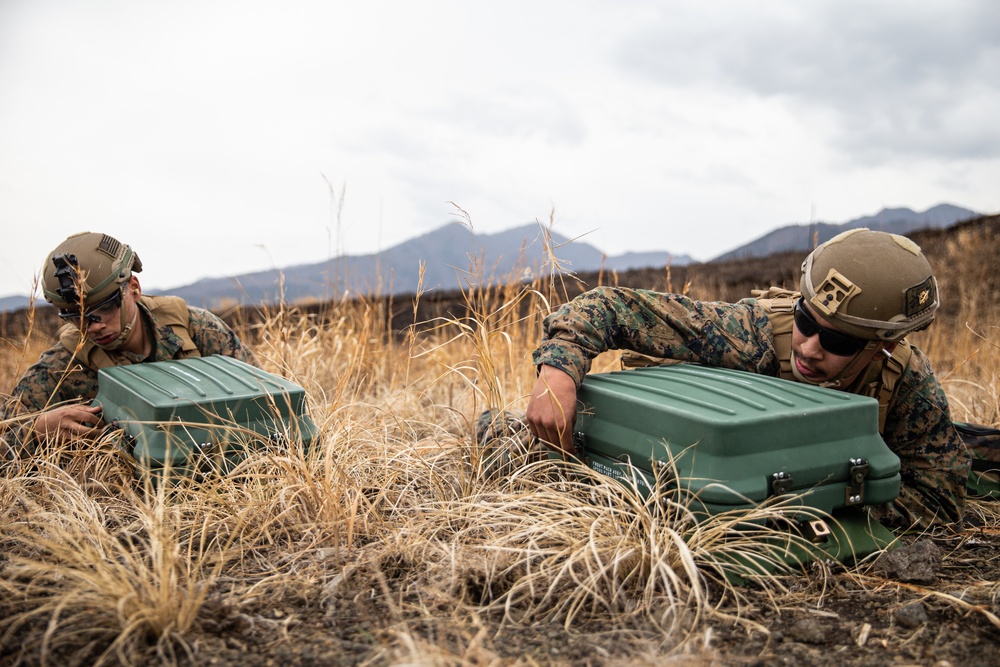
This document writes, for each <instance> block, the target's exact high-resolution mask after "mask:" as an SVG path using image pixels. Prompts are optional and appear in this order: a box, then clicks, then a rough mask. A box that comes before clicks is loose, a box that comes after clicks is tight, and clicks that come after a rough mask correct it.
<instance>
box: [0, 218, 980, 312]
mask: <svg viewBox="0 0 1000 667" xmlns="http://www.w3.org/2000/svg"><path fill="white" fill-rule="evenodd" d="M979 215H980V214H979V213H976V212H975V211H971V210H969V209H965V208H961V207H958V206H952V205H950V204H941V205H938V206H935V207H933V208H930V209H928V210H926V211H924V212H922V213H915V212H914V211H912V210H910V209H908V208H893V209H884V210H882V211H880V212H879V213H878V214H876V215H873V216H867V217H862V218H857V219H855V220H851V221H849V222H845V223H842V224H830V223H825V222H817V223H813V224H796V225H787V226H784V227H780V228H778V229H775V230H774V231H772V232H769V233H768V234H765V235H764V236H762V237H760V238H758V239H757V240H755V241H752V242H750V243H748V244H746V245H744V246H741V247H739V248H736V249H735V250H732V251H729V252H727V253H725V254H723V255H719V256H718V257H716V258H714V259H713V260H712V261H713V262H716V261H726V260H730V259H740V258H746V257H763V256H767V255H770V254H772V253H776V252H785V251H794V250H801V251H808V250H810V249H811V248H813V247H814V244H815V243H822V242H823V241H826V240H827V239H829V238H831V237H833V236H834V235H836V234H837V233H839V232H841V231H845V230H847V229H853V228H856V227H868V228H870V229H880V230H884V231H890V232H894V233H897V234H908V233H910V232H913V231H916V230H918V229H925V228H940V227H948V226H951V225H952V224H954V223H956V222H960V221H962V220H967V219H970V218H975V217H978V216H979ZM547 242H548V245H549V247H550V248H552V249H553V252H554V255H555V257H557V258H558V263H559V267H560V268H561V269H562V270H568V271H573V272H574V273H588V272H594V271H598V270H601V269H602V268H603V269H604V270H605V271H626V270H628V269H641V268H649V267H665V266H667V264H668V262H669V263H670V264H671V265H673V266H682V265H685V264H690V263H692V262H693V260H692V259H691V258H690V257H688V256H686V255H673V254H671V253H670V252H667V251H649V252H641V253H626V254H624V255H618V256H613V257H608V256H606V255H605V254H604V253H603V252H601V251H600V250H598V249H597V248H595V247H594V246H592V245H590V244H588V243H585V242H583V241H582V240H574V241H570V240H569V239H567V238H565V237H563V236H560V235H558V234H556V233H554V232H549V238H548V240H547ZM547 255H548V252H547V250H546V239H545V232H544V231H543V230H542V229H541V228H540V227H539V226H538V225H537V224H530V225H524V226H521V227H517V228H515V229H510V230H507V231H504V232H499V233H496V234H482V235H477V234H474V233H473V231H472V230H471V229H469V228H468V227H467V226H465V225H463V224H461V223H451V224H448V225H445V226H443V227H440V228H439V229H436V230H434V231H432V232H429V233H427V234H424V235H423V236H420V237H418V238H415V239H411V240H409V241H405V242H403V243H400V244H399V245H396V246H393V247H392V248H389V249H388V250H384V251H382V252H379V253H375V254H370V255H348V256H344V257H340V258H335V259H331V260H329V261H325V262H319V263H315V264H301V265H296V266H290V267H286V268H284V269H271V270H269V271H260V272H256V273H247V274H242V275H238V276H232V277H227V278H205V279H202V280H199V281H197V282H194V283H191V284H190V285H184V286H182V287H177V288H174V289H169V290H163V292H162V293H167V294H175V295H177V296H180V297H183V298H184V299H185V300H187V301H188V303H190V304H192V305H199V306H205V307H208V308H223V307H227V306H232V305H245V304H266V303H274V302H277V301H278V300H279V299H281V298H284V300H285V301H287V302H296V301H300V300H310V301H324V300H328V299H333V298H342V297H343V296H344V295H345V294H346V295H347V296H356V295H357V296H365V295H384V294H413V293H416V292H417V290H418V289H421V290H423V291H434V290H453V289H456V288H458V287H460V286H464V285H468V284H491V283H495V282H497V281H501V280H504V281H507V280H510V279H511V278H520V279H529V278H532V277H535V276H537V275H538V274H539V273H540V272H548V271H550V270H552V266H551V263H550V261H549V259H548V257H547ZM421 268H422V270H423V274H422V277H421ZM153 293H155V292H153ZM27 304H28V299H27V297H6V298H0V311H4V310H16V309H19V308H24V307H26V306H27Z"/></svg>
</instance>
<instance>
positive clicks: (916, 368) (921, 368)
mask: <svg viewBox="0 0 1000 667" xmlns="http://www.w3.org/2000/svg"><path fill="white" fill-rule="evenodd" d="M882 436H883V438H884V439H885V441H886V444H888V445H889V448H890V449H892V450H893V451H894V452H895V453H896V455H897V456H899V460H900V475H901V477H902V489H901V491H900V495H899V497H898V498H897V499H896V501H895V502H894V503H893V505H892V506H891V507H883V508H873V511H875V513H876V515H879V514H882V516H878V518H879V519H880V520H882V521H885V522H887V523H892V524H896V525H898V526H901V527H909V526H911V525H914V524H916V525H918V526H920V527H927V526H931V525H934V524H955V523H959V522H960V521H961V519H962V512H963V510H964V507H965V495H966V480H967V478H968V476H969V466H970V462H969V456H968V453H967V452H966V450H965V445H964V444H963V443H962V439H961V436H959V434H958V431H956V430H955V426H954V425H953V424H952V421H951V415H950V413H949V408H948V399H947V397H946V396H945V394H944V390H943V389H942V388H941V385H940V383H939V382H938V381H937V378H936V377H935V376H934V374H933V371H931V368H930V365H929V364H928V363H927V359H926V357H924V355H923V353H921V352H920V350H918V349H916V348H913V356H912V358H911V360H910V364H909V366H908V367H907V369H906V371H905V372H904V373H903V376H902V378H900V387H899V390H898V392H897V393H896V397H895V400H894V401H893V403H892V404H891V405H890V406H889V413H888V415H887V417H886V422H885V429H884V430H883V433H882Z"/></svg>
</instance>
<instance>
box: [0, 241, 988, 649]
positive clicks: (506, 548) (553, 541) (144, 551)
mask: <svg viewBox="0 0 1000 667" xmlns="http://www.w3.org/2000/svg"><path fill="white" fill-rule="evenodd" d="M542 233H543V242H545V243H547V236H545V235H544V229H543V230H542ZM547 247H549V248H550V256H551V259H550V263H549V266H548V269H549V271H548V272H547V273H545V274H544V275H545V277H544V278H541V279H538V280H536V281H534V282H532V283H530V284H521V283H511V284H507V285H504V286H497V287H486V286H485V285H486V284H487V281H486V279H485V277H483V276H484V275H485V274H486V273H487V269H486V268H485V267H482V266H481V265H480V264H477V263H476V261H474V260H473V261H472V262H471V264H470V269H469V271H468V274H467V281H468V287H467V289H466V290H465V300H466V303H465V309H466V311H467V312H468V313H469V315H468V316H467V317H462V318H447V317H445V318H440V319H438V320H435V321H434V322H430V323H425V324H426V326H424V327H423V331H422V332H421V333H420V334H419V335H418V334H417V333H415V331H410V332H402V333H400V332H393V331H391V330H390V329H389V324H388V323H389V321H390V318H391V312H389V311H390V310H391V309H392V307H393V306H392V305H391V303H390V304H389V305H388V306H387V305H386V303H385V302H384V301H380V300H375V299H371V300H366V299H362V300H360V301H340V302H335V303H331V304H328V305H326V306H325V308H324V310H323V311H322V312H319V313H313V314H308V313H305V312H303V311H300V310H299V309H297V308H295V307H292V306H280V307H277V308H274V309H271V310H268V311H265V312H264V313H263V318H262V320H261V321H260V323H258V324H255V325H253V327H252V328H251V329H247V330H244V331H243V332H242V333H243V335H244V336H245V337H246V338H247V339H248V340H251V341H252V342H253V347H254V350H255V352H256V354H257V355H258V357H259V359H260V360H261V362H262V364H263V366H264V368H265V369H267V370H269V371H271V372H274V373H277V374H279V375H282V376H284V377H287V378H290V379H292V380H293V381H295V382H297V383H298V384H300V385H302V386H303V387H304V388H305V389H306V390H307V393H308V395H309V399H310V406H309V409H310V413H311V416H312V418H313V419H314V421H315V422H316V424H317V425H318V427H319V431H320V434H321V435H320V437H319V438H318V439H317V441H316V442H315V443H314V447H313V448H312V450H311V451H308V452H305V451H302V447H301V443H296V442H295V441H294V438H293V439H292V441H291V442H290V443H288V445H287V446H284V447H277V448H274V449H272V450H271V451H264V452H259V453H257V454H254V455H252V456H250V457H249V458H248V459H247V460H246V461H245V462H244V463H243V464H242V466H241V467H240V468H239V469H238V470H237V471H236V473H234V474H233V475H231V476H230V477H227V478H221V479H215V480H214V481H210V482H205V483H202V484H180V485H178V486H174V487H170V488H169V489H167V488H165V487H160V488H152V487H150V486H148V485H144V484H142V483H138V482H135V481H134V479H133V470H132V467H131V464H130V462H129V461H127V460H126V459H125V458H124V457H122V456H121V455H119V454H117V453H116V449H115V448H114V446H113V444H112V443H111V442H110V441H105V442H102V443H96V444H95V443H85V442H76V443H68V444H63V445H61V446H59V447H54V448H52V449H51V450H50V451H48V452H46V453H44V454H42V455H40V457H39V458H38V459H37V460H36V461H34V462H30V463H25V464H23V465H14V466H12V467H9V468H8V469H7V470H6V472H5V473H4V475H3V476H2V477H0V545H2V553H3V556H2V557H0V654H4V655H7V656H10V657H11V658H12V659H14V660H16V659H17V658H18V657H20V658H21V659H23V660H24V661H25V663H27V664H34V663H38V662H45V661H46V660H48V661H49V662H56V661H59V660H60V659H62V658H63V657H65V656H66V655H70V654H73V653H75V652H79V653H80V654H81V655H85V656H87V657H86V658H85V659H86V660H87V661H89V662H94V663H99V664H105V663H116V662H117V663H121V664H132V663H134V662H136V661H138V660H141V659H142V658H143V656H145V657H146V658H148V657H149V655H150V652H149V651H150V647H154V654H155V655H157V656H159V659H160V660H161V661H162V662H164V663H173V662H183V661H184V660H187V659H190V656H193V655H195V654H196V653H197V651H198V650H199V648H198V646H197V645H196V642H195V639H194V638H195V637H198V636H201V634H200V633H203V632H205V628H208V627H211V624H212V623H213V622H214V621H213V617H214V616H216V615H218V614H222V613H223V612H225V613H226V614H231V615H233V616H234V617H239V618H244V619H247V620H246V622H247V623H250V624H251V625H252V626H253V627H254V628H258V629H260V630H261V631H262V632H263V631H268V632H275V633H277V635H278V636H281V633H283V632H284V633H287V631H288V629H289V627H290V624H294V623H296V622H297V621H296V620H294V619H292V618H290V617H286V618H269V617H266V616H264V615H261V614H260V613H257V612H255V611H253V610H254V609H256V608H257V605H259V604H261V603H262V601H267V600H283V601H292V602H294V603H295V604H298V605H301V606H303V607H307V608H312V609H320V610H322V611H321V613H325V614H326V615H327V618H329V619H335V618H337V617H338V616H337V615H338V614H343V613H345V610H351V609H355V608H356V609H358V610H360V611H359V612H358V613H359V614H361V613H362V612H364V613H370V614H376V612H377V614H378V618H379V620H378V622H372V623H371V624H370V625H369V626H367V627H368V631H369V632H370V633H371V634H372V635H373V636H375V637H377V640H376V641H374V646H375V648H374V649H373V650H372V652H371V654H370V655H369V656H368V664H390V663H392V664H403V663H405V664H428V665H431V664H433V665H441V664H448V665H459V664H492V663H498V662H501V652H500V651H499V650H498V647H497V644H496V641H497V639H496V638H497V636H498V635H499V633H500V632H502V631H503V628H528V627H531V626H532V625H533V624H537V623H548V624H552V623H556V624H560V625H562V626H563V627H564V628H566V629H572V628H574V627H581V626H582V627H595V624H596V626H600V627H601V628H603V629H604V630H605V631H607V632H609V633H611V632H616V633H619V634H618V635H617V636H619V637H631V639H630V641H632V642H633V643H632V644H631V649H630V650H629V651H627V652H626V653H625V654H624V655H623V656H622V662H623V663H625V664H658V663H660V664H662V662H664V661H665V660H668V659H669V656H675V658H676V659H677V660H678V661H684V664H691V663H692V662H694V661H697V660H703V661H705V664H708V663H710V662H711V660H712V653H711V650H710V649H709V648H708V647H709V645H710V643H711V642H710V633H711V631H710V628H709V625H708V621H709V620H711V619H714V620H719V619H724V620H725V619H728V621H730V622H732V623H735V624H736V625H737V626H739V625H740V624H744V626H745V631H746V632H752V631H763V630H762V629H761V628H757V627H754V626H753V623H752V622H750V621H747V620H746V619H745V618H744V616H743V615H742V613H741V604H742V602H741V600H742V594H741V590H740V587H739V586H734V585H732V584H731V583H730V580H731V578H732V577H734V576H743V577H752V578H753V579H754V581H755V582H756V584H755V585H756V586H757V587H760V588H763V589H764V590H765V591H767V593H768V595H769V596H770V598H769V599H770V600H771V604H773V606H774V609H775V613H780V610H781V609H782V608H783V607H785V606H787V605H789V604H791V603H792V602H790V601H794V603H795V604H801V603H802V597H801V596H802V595H803V592H802V590H801V589H798V590H797V591H791V590H789V589H788V588H787V587H786V585H785V581H786V580H785V579H783V578H782V577H780V576H770V575H768V574H767V572H766V570H767V569H768V568H767V567H754V566H753V565H752V564H753V563H758V564H769V565H771V566H773V567H775V568H780V567H782V563H783V562H784V561H783V556H784V552H783V548H784V547H782V546H780V545H779V546H775V544H776V543H772V542H769V541H768V540H767V539H762V537H766V536H765V535H762V534H761V533H760V532H757V533H755V532H753V531H748V530H746V526H747V521H748V517H747V516H745V515H740V516H726V515H722V516H719V517H717V518H716V519H715V520H714V521H710V522H703V523H698V522H696V521H694V520H693V518H692V517H691V514H690V511H689V510H688V509H687V507H686V506H685V504H684V503H683V502H682V501H681V499H679V498H677V497H675V496H672V495H670V494H668V493H666V492H664V493H663V494H661V495H654V496H653V497H651V498H644V497H643V494H641V493H640V492H639V491H638V489H635V488H628V487H627V486H626V485H622V484H619V483H617V482H613V481H611V480H608V479H606V478H599V477H598V476H597V475H596V474H594V473H592V472H590V471H589V470H587V469H586V468H583V467H580V466H574V465H573V464H559V463H554V462H549V461H542V462H537V463H533V464H531V465H528V466H526V467H524V468H521V469H519V470H518V471H517V472H516V473H515V474H513V475H511V476H510V477H507V478H503V479H497V478H493V477H490V476H489V475H487V474H486V472H487V471H486V470H485V469H484V467H483V466H482V465H481V458H482V455H483V452H482V451H480V449H479V446H478V444H477V443H475V442H474V441H473V438H472V437H471V433H472V430H473V424H474V422H475V419H476V417H477V416H478V414H479V413H480V412H481V411H482V410H483V409H485V408H491V409H509V410H522V409H523V407H524V405H525V401H526V398H527V395H528V393H529V392H530V389H531V385H532V382H533V380H534V370H533V369H532V367H531V363H530V352H531V350H532V349H533V347H534V345H535V343H536V342H537V340H538V338H539V335H540V328H541V319H542V317H543V316H544V315H545V314H546V313H547V312H548V311H549V310H551V309H552V308H554V307H555V306H556V305H557V304H558V303H560V302H561V300H562V299H563V298H564V296H565V294H566V292H567V286H566V284H565V283H564V282H562V281H565V280H572V278H571V277H567V276H566V274H565V272H564V271H562V270H560V268H559V266H558V261H557V260H556V255H557V254H558V249H557V248H551V246H547ZM612 279H614V278H612ZM667 280H668V281H669V280H670V275H669V272H668V274H667ZM689 287H690V285H684V289H685V290H687V289H688V288H689ZM698 296H699V297H701V298H714V295H712V294H705V293H699V294H698ZM419 298H420V297H419V296H418V297H417V299H419ZM976 303H977V304H978V305H976V306H975V308H973V309H972V310H970V311H968V312H964V313H961V314H960V315H959V318H960V319H962V321H963V322H967V323H968V326H964V325H963V326H961V327H957V328H954V329H953V330H936V329H932V330H931V331H929V332H926V333H924V334H921V337H920V340H919V344H920V345H921V346H923V347H924V348H925V349H926V351H927V352H928V354H929V355H930V357H931V358H932V360H934V361H935V363H937V361H938V359H940V367H941V369H942V371H941V377H942V380H943V382H944V386H945V388H946V390H947V392H948V394H949V397H950V398H951V400H952V403H953V406H954V409H955V416H956V418H959V419H964V420H969V421H979V422H984V423H990V424H994V425H996V424H997V423H998V421H1000V390H998V384H1000V380H998V369H1000V348H998V341H1000V336H998V335H997V330H996V324H995V323H996V322H997V321H1000V319H998V318H997V312H996V310H995V309H996V305H995V304H993V303H991V302H990V303H987V302H983V301H981V300H980V301H977V302H976ZM404 307H409V306H404ZM412 307H413V308H414V311H416V308H417V304H416V303H414V304H413V305H412ZM47 344H48V339H47V337H46V336H44V335H41V334H40V333H39V332H38V331H32V332H31V334H30V335H29V336H27V337H26V338H25V339H22V340H7V341H4V348H3V351H2V352H0V369H2V370H3V373H4V378H5V381H6V382H7V383H8V384H7V385H6V386H4V387H3V389H4V391H9V390H10V388H11V387H12V383H13V378H15V377H17V375H19V373H20V372H22V371H23V370H24V368H25V367H26V360H33V359H34V358H35V357H36V356H37V353H38V352H39V351H40V350H41V349H43V348H44V347H45V346H47ZM776 510H780V508H776V509H775V508H772V509H766V508H765V509H762V510H760V512H761V516H767V517H770V518H772V519H774V518H775V517H779V516H783V515H780V514H773V512H775V511H776ZM979 511H980V512H981V513H982V515H983V521H984V522H987V523H989V524H990V525H992V526H993V527H994V529H995V528H996V526H997V525H998V524H1000V519H998V517H997V513H996V512H995V510H994V509H993V508H992V507H989V506H985V505H984V506H981V509H980V510H979ZM749 518H753V517H749ZM761 523H763V521H761ZM737 528H740V531H737V530H736V529H737ZM761 530H763V529H761ZM734 533H740V536H739V537H737V538H735V539H734V538H733V537H732V535H733V534H734ZM748 563H749V564H750V565H748ZM828 574H829V570H828V568H827V566H824V565H822V564H818V565H813V566H811V570H810V573H809V575H808V577H809V581H810V582H811V583H810V588H809V589H808V590H807V593H808V594H809V595H812V596H814V599H816V600H818V599H822V597H823V595H824V590H825V587H826V585H827V584H826V578H827V576H828ZM859 577H860V575H859ZM859 581H861V579H860V578H859ZM983 586H992V588H990V589H989V590H990V591H991V594H992V596H993V599H994V600H996V599H997V598H998V597H1000V592H998V591H1000V589H998V588H997V585H996V584H995V582H993V583H990V582H984V583H983ZM796 596H799V597H796ZM293 606H294V605H293ZM365 618H366V617H365ZM640 621H641V622H642V623H643V624H644V627H647V628H654V629H655V631H656V632H655V634H652V635H651V634H643V633H636V632H635V627H636V624H637V623H639V622H640ZM333 622H334V621H333V620H330V623H333ZM358 622H359V623H364V620H363V618H362V620H359V621H358ZM428 628H430V629H428ZM630 633H634V634H630ZM522 664H531V662H530V661H529V662H524V663H522Z"/></svg>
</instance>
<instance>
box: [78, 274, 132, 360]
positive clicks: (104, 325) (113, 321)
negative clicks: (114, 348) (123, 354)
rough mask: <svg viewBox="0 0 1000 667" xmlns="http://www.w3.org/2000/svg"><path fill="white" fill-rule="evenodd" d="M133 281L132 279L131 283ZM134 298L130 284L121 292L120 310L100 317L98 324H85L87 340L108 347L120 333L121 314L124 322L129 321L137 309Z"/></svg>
mask: <svg viewBox="0 0 1000 667" xmlns="http://www.w3.org/2000/svg"><path fill="white" fill-rule="evenodd" d="M135 280H136V279H135V278H134V277H133V278H132V281H135ZM135 298H136V297H135V287H133V286H132V285H131V284H130V285H128V286H127V287H126V288H125V290H124V291H123V292H122V302H121V306H120V309H115V312H114V313H105V315H106V316H102V317H101V320H100V322H88V323H87V330H86V331H85V333H86V335H87V338H88V339H90V340H91V341H93V342H94V343H96V344H97V345H110V344H111V343H113V342H114V341H115V340H116V339H117V338H118V334H120V333H121V331H122V317H121V315H122V313H124V314H125V318H124V320H125V321H126V322H129V321H131V318H132V314H133V313H134V312H135V308H136V307H137V306H136V305H135Z"/></svg>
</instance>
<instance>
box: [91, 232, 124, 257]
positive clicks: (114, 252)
mask: <svg viewBox="0 0 1000 667" xmlns="http://www.w3.org/2000/svg"><path fill="white" fill-rule="evenodd" d="M97 249H98V250H99V251H100V252H103V253H104V254H105V255H107V256H108V257H111V258H113V259H118V257H119V256H120V255H121V251H122V244H121V242H120V241H118V240H117V239H115V238H113V237H111V236H108V235H107V234H105V235H104V236H102V237H101V242H100V243H98V244H97Z"/></svg>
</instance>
